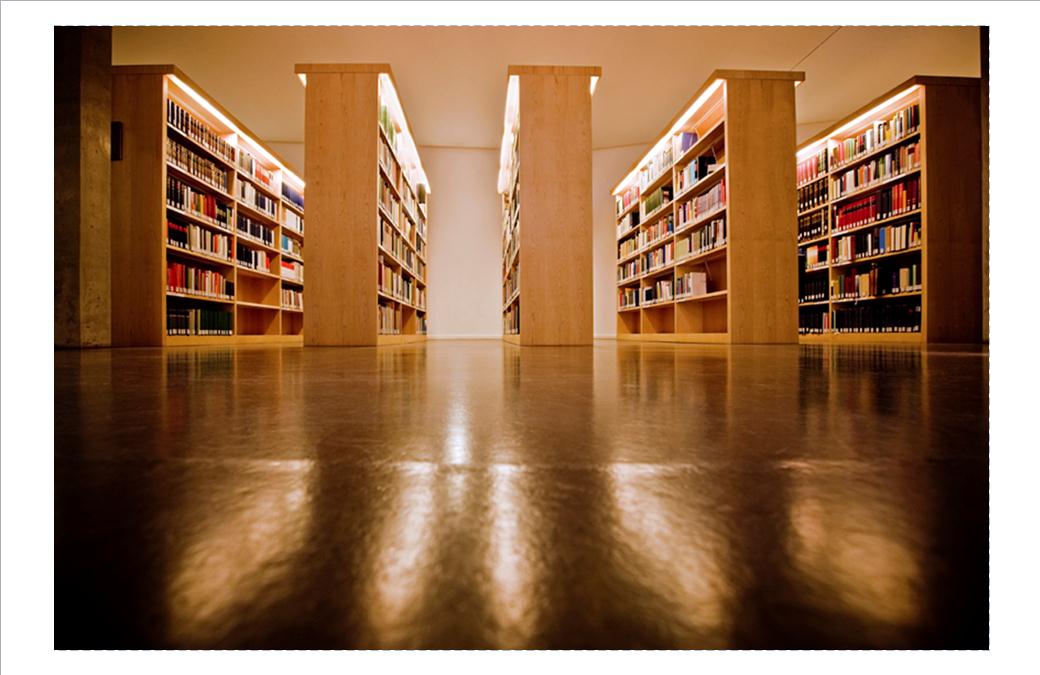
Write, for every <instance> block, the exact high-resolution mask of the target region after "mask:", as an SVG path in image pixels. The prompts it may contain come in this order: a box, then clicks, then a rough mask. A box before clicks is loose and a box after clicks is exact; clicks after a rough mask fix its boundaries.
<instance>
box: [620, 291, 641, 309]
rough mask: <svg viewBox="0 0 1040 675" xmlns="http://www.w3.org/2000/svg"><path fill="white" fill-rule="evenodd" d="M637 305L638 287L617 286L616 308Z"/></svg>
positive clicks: (627, 307)
mask: <svg viewBox="0 0 1040 675" xmlns="http://www.w3.org/2000/svg"><path fill="white" fill-rule="evenodd" d="M638 306H639V289H638V288H631V287H629V288H619V289H618V309H629V308H632V307H638Z"/></svg>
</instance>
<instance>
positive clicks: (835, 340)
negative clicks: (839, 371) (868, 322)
mask: <svg viewBox="0 0 1040 675" xmlns="http://www.w3.org/2000/svg"><path fill="white" fill-rule="evenodd" d="M798 342H799V343H801V344H923V343H924V342H925V338H924V333H921V332H918V333H823V334H807V335H799V336H798Z"/></svg>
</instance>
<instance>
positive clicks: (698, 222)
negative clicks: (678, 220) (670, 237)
mask: <svg viewBox="0 0 1040 675" xmlns="http://www.w3.org/2000/svg"><path fill="white" fill-rule="evenodd" d="M727 206H728V204H727V205H725V206H723V207H722V208H719V209H715V210H714V211H711V212H709V213H705V214H702V215H701V216H699V217H698V218H695V219H694V220H691V221H689V222H687V223H683V224H681V225H679V226H678V227H676V228H675V233H674V234H675V236H678V235H680V234H683V233H686V232H689V231H690V230H696V229H697V228H698V227H700V226H702V225H705V224H707V223H710V222H711V221H713V220H715V218H716V217H718V216H720V215H723V214H725V213H726V208H727Z"/></svg>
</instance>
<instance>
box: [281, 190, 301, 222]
mask: <svg viewBox="0 0 1040 675" xmlns="http://www.w3.org/2000/svg"><path fill="white" fill-rule="evenodd" d="M279 201H281V202H282V204H283V205H284V206H285V208H287V209H289V210H290V211H294V212H295V213H296V214H297V215H299V216H300V217H301V218H303V217H304V213H303V209H302V208H300V207H299V206H297V205H296V204H294V203H293V202H291V201H289V200H288V199H286V198H285V196H284V195H282V196H280V197H279Z"/></svg>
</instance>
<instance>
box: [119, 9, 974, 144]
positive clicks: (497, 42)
mask: <svg viewBox="0 0 1040 675" xmlns="http://www.w3.org/2000/svg"><path fill="white" fill-rule="evenodd" d="M113 62H114V63H116V64H131V63H174V64H176V65H178V66H179V67H180V68H181V69H182V70H184V71H185V72H186V73H187V74H188V76H189V77H191V78H192V79H193V80H195V81H196V82H197V83H198V84H199V85H200V86H202V87H203V88H204V89H206V91H207V92H208V93H209V94H210V95H212V96H214V97H215V98H217V99H218V100H219V101H220V103H221V104H222V105H224V106H225V107H226V108H228V109H229V110H230V111H232V112H233V113H234V114H235V116H236V117H238V118H239V119H241V120H242V121H243V122H244V123H245V124H246V125H248V126H249V127H250V128H251V129H253V131H255V132H256V133H257V134H259V135H260V136H261V137H262V138H263V139H264V140H266V141H269V142H273V143H279V144H281V143H300V142H302V141H303V99H304V96H303V87H302V85H301V84H300V81H299V80H298V79H297V77H296V76H295V75H294V74H293V66H294V64H296V63H321V62H341V63H351V62H378V63H383V62H386V63H390V64H391V66H392V67H393V70H394V77H395V79H396V80H397V84H398V89H399V93H400V96H401V99H402V102H403V104H404V107H405V112H406V113H407V115H408V120H409V123H410V125H411V127H412V130H413V132H414V133H415V136H416V141H417V142H418V144H419V145H424V146H447V147H467V148H497V147H498V144H499V141H500V139H501V136H502V114H503V107H504V105H505V88H506V87H505V85H506V67H507V66H508V65H509V64H566V65H600V66H602V67H603V78H602V79H601V80H600V82H599V85H598V87H597V89H596V95H595V97H594V98H593V116H592V119H593V124H592V127H593V134H592V138H593V147H594V148H596V149H602V148H609V147H616V146H624V145H632V144H643V143H648V142H650V141H652V140H653V139H654V137H655V136H656V135H657V134H658V133H659V132H660V131H661V130H662V128H663V127H664V125H665V123H666V122H668V120H669V119H671V117H672V116H673V115H674V114H675V113H676V112H678V109H679V107H680V106H681V105H682V104H683V103H685V102H686V101H687V100H688V99H689V97H690V95H691V94H692V93H693V92H694V90H695V89H697V87H698V86H699V85H700V84H701V83H702V82H703V81H704V80H705V79H706V78H707V77H708V75H709V74H710V73H711V71H712V70H714V69H716V68H750V69H773V70H794V69H797V70H804V71H805V73H806V81H805V82H804V83H803V84H802V85H801V86H799V87H798V89H797V105H798V123H799V140H801V139H803V138H806V137H808V136H809V135H811V134H812V133H814V132H815V131H817V130H819V129H821V128H823V127H824V126H826V125H827V124H830V123H831V122H833V121H835V120H837V119H839V118H841V117H843V116H844V115H846V114H848V113H849V112H850V111H851V110H853V109H854V108H856V107H858V106H860V105H862V104H863V103H864V102H866V101H867V100H869V99H871V98H873V97H875V96H876V95H878V94H880V93H883V92H884V91H885V90H886V89H888V88H891V87H893V86H895V85H897V84H899V83H900V82H901V81H902V80H904V79H906V78H908V77H910V76H911V75H915V74H925V75H957V76H978V75H979V46H978V29H977V28H975V27H950V26H938V27H913V28H911V27H891V26H873V27H842V28H835V27H831V26H815V27H814V26H796V27H772V26H761V27H753V26H740V27H736V26H734V27H609V26H599V27H566V26H543V27H539V26H517V27H511V26H506V27H494V26H476V27H465V26H448V27H434V26H431V27H414V26H401V27H394V26H384V27H320V26H306V27H296V26H272V27H212V26H211V27H202V26H198V27H117V28H116V29H115V31H114V36H113Z"/></svg>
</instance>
